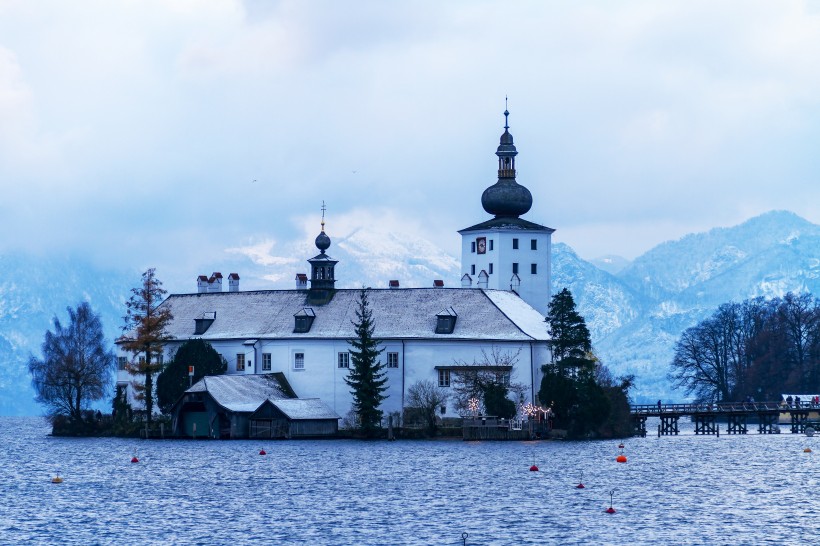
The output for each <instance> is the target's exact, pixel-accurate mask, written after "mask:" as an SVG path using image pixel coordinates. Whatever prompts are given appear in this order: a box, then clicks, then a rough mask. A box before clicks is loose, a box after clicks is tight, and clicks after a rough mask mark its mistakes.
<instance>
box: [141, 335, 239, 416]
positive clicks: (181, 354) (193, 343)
mask: <svg viewBox="0 0 820 546" xmlns="http://www.w3.org/2000/svg"><path fill="white" fill-rule="evenodd" d="M188 366H193V367H194V375H193V377H192V378H191V377H190V376H189V375H188ZM227 371H228V364H227V363H226V362H225V361H224V360H223V359H222V357H221V356H219V353H217V352H216V349H214V348H213V347H211V344H210V343H208V342H207V341H204V340H202V339H189V340H188V341H186V342H185V343H183V344H182V345H180V347H179V349H177V351H176V353H175V354H174V356H173V358H172V359H171V361H170V362H168V364H166V366H165V369H164V370H162V372H161V373H160V374H159V376H157V405H158V406H159V409H160V411H161V412H162V413H168V412H169V411H170V410H171V407H173V405H174V403H176V401H177V400H179V397H180V396H182V393H184V392H185V391H186V390H187V389H188V387H189V385H190V384H191V383H196V382H197V381H199V380H200V379H202V378H203V377H205V376H208V375H222V374H224V373H225V372H227Z"/></svg>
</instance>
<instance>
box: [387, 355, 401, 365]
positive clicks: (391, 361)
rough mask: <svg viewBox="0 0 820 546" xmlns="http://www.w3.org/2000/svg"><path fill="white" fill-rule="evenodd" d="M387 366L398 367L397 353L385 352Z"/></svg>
mask: <svg viewBox="0 0 820 546" xmlns="http://www.w3.org/2000/svg"><path fill="white" fill-rule="evenodd" d="M387 367H388V368H398V367H399V353H387Z"/></svg>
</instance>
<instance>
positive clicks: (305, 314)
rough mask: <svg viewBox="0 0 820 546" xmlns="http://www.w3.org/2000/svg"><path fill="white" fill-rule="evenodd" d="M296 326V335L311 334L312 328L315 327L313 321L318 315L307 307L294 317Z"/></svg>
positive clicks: (294, 330)
mask: <svg viewBox="0 0 820 546" xmlns="http://www.w3.org/2000/svg"><path fill="white" fill-rule="evenodd" d="M293 318H294V319H295V324H294V327H293V333H294V334H305V333H307V332H310V327H311V326H312V325H313V319H315V318H316V313H314V312H313V309H312V308H310V307H305V308H304V309H302V310H301V311H299V312H298V313H296V314H294V315H293Z"/></svg>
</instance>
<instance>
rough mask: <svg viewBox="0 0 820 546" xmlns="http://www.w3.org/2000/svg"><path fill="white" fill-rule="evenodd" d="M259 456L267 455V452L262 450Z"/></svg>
mask: <svg viewBox="0 0 820 546" xmlns="http://www.w3.org/2000/svg"><path fill="white" fill-rule="evenodd" d="M259 454H260V455H267V452H266V451H265V450H264V449H260V450H259Z"/></svg>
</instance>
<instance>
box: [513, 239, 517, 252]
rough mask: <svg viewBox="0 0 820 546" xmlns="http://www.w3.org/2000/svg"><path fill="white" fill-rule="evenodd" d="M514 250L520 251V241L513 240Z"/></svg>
mask: <svg viewBox="0 0 820 546" xmlns="http://www.w3.org/2000/svg"><path fill="white" fill-rule="evenodd" d="M513 250H518V239H513Z"/></svg>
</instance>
